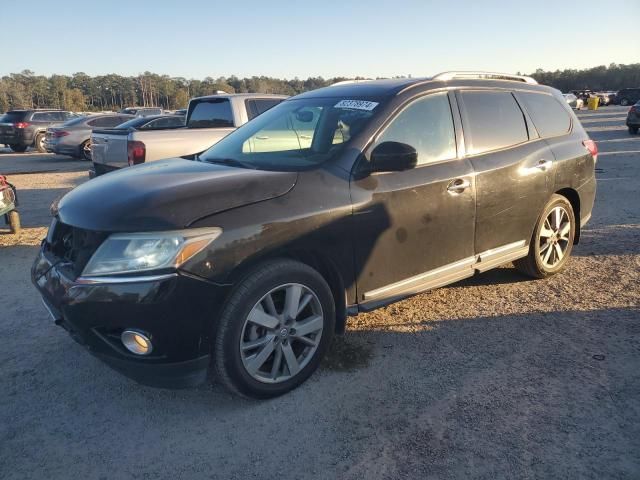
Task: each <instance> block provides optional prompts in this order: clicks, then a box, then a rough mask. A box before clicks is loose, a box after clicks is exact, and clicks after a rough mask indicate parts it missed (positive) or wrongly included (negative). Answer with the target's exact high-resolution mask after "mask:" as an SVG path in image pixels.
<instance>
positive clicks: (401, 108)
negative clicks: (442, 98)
mask: <svg viewBox="0 0 640 480" xmlns="http://www.w3.org/2000/svg"><path fill="white" fill-rule="evenodd" d="M443 93H444V94H446V97H447V100H448V102H449V110H450V111H451V119H452V123H453V131H454V135H455V146H456V156H455V157H451V158H443V159H441V160H435V161H432V162H427V163H422V164H418V165H416V166H415V167H414V170H415V169H418V168H422V167H430V166H431V165H438V164H440V163H445V162H451V161H452V160H458V159H460V158H462V157H461V152H460V148H459V146H458V145H459V144H458V137H459V135H458V133H459V132H462V128H461V125H462V124H461V123H460V130H458V129H457V127H458V126H457V125H456V114H455V112H454V107H453V104H452V102H451V91H449V90H445V89H441V90H429V91H427V92H420V93H418V94H416V95H414V96H412V97H410V98H408V99H406V101H404V102H402V104H400V105H399V106H398V107H397V108H396V109H395V110H394V111H393V112H392V113H391V115H389V117H388V118H387V119H386V120H385V122H384V123H383V124H382V125H381V126H380V128H379V129H378V131H377V132H376V133H374V134H373V135H372V137H371V141H370V142H369V144H368V145H367V146H366V148H365V150H364V151H365V152H366V155H364V157H366V158H367V161H368V159H369V157H370V154H371V150H372V149H373V148H374V146H375V144H376V143H377V142H378V140H379V139H380V137H381V136H382V135H383V134H384V132H385V131H386V130H387V128H388V127H389V125H391V123H393V121H394V120H395V119H396V118H398V116H399V115H401V114H402V112H404V111H405V110H406V109H407V108H408V107H409V106H410V105H412V104H413V103H415V102H418V101H420V100H422V99H424V98H426V97H428V96H430V95H437V94H443ZM460 139H461V140H462V135H460Z"/></svg>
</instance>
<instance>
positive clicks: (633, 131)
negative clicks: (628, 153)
mask: <svg viewBox="0 0 640 480" xmlns="http://www.w3.org/2000/svg"><path fill="white" fill-rule="evenodd" d="M629 133H630V134H631V135H637V134H638V127H629Z"/></svg>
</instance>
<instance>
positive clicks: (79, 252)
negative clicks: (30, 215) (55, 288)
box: [45, 221, 108, 277]
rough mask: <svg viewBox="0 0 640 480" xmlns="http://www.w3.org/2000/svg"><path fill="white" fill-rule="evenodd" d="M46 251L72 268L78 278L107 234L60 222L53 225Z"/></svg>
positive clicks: (48, 236)
mask: <svg viewBox="0 0 640 480" xmlns="http://www.w3.org/2000/svg"><path fill="white" fill-rule="evenodd" d="M50 228H51V229H53V230H52V231H51V232H49V234H48V235H47V241H46V243H45V250H46V251H47V252H49V253H50V254H51V255H53V256H54V257H55V258H56V259H59V260H60V261H61V262H62V263H64V264H66V265H65V266H67V267H68V268H70V269H71V270H72V271H73V273H74V275H75V276H76V277H77V276H79V275H80V274H81V273H82V270H83V269H84V267H85V266H86V265H87V263H88V262H89V259H90V258H91V255H93V254H94V252H95V251H96V250H97V249H98V247H99V246H100V244H102V242H103V241H104V239H105V238H107V235H108V234H107V233H104V232H94V231H92V230H85V229H82V228H78V227H72V226H70V225H66V224H64V223H62V222H60V221H55V222H53V223H52V224H51V227H50Z"/></svg>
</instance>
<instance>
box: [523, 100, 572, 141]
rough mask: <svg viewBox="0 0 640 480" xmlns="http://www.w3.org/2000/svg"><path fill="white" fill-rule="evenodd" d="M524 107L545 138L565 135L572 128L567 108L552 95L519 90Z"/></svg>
mask: <svg viewBox="0 0 640 480" xmlns="http://www.w3.org/2000/svg"><path fill="white" fill-rule="evenodd" d="M518 99H521V100H522V103H523V104H524V108H525V109H526V110H527V112H528V113H529V116H531V120H533V124H534V125H535V127H536V130H538V133H539V134H540V136H541V137H543V138H549V137H557V136H558V135H564V134H566V133H568V132H569V130H570V129H571V117H570V116H569V112H567V110H566V108H565V107H564V106H563V105H562V104H561V103H560V102H559V101H558V100H557V99H556V98H555V97H553V96H552V95H547V94H545V93H533V92H519V93H518Z"/></svg>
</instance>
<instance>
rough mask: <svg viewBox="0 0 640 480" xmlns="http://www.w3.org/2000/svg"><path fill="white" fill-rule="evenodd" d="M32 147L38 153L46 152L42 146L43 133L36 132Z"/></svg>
mask: <svg viewBox="0 0 640 480" xmlns="http://www.w3.org/2000/svg"><path fill="white" fill-rule="evenodd" d="M33 146H34V148H35V149H36V150H37V151H38V153H47V149H46V148H44V133H38V134H37V135H36V138H35V140H34V141H33Z"/></svg>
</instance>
